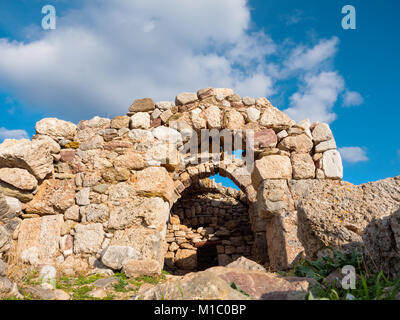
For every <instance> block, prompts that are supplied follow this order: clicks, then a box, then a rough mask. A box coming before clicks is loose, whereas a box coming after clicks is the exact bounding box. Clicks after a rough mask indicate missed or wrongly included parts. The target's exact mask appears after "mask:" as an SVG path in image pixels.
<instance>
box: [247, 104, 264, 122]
mask: <svg viewBox="0 0 400 320" xmlns="http://www.w3.org/2000/svg"><path fill="white" fill-rule="evenodd" d="M246 112H247V116H248V117H249V120H250V121H252V122H256V121H257V120H258V119H259V118H260V114H261V112H260V110H258V109H256V108H254V107H250V108H248V109H247V110H246Z"/></svg>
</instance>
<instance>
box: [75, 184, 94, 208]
mask: <svg viewBox="0 0 400 320" xmlns="http://www.w3.org/2000/svg"><path fill="white" fill-rule="evenodd" d="M89 196H90V188H83V189H81V190H80V191H79V192H78V193H77V194H76V196H75V200H76V204H77V205H78V206H87V205H89V204H90V199H89Z"/></svg>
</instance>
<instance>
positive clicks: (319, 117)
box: [285, 72, 344, 123]
mask: <svg viewBox="0 0 400 320" xmlns="http://www.w3.org/2000/svg"><path fill="white" fill-rule="evenodd" d="M304 83H305V84H304V86H303V88H301V89H300V91H299V92H296V93H295V94H293V95H292V96H291V97H290V106H291V107H290V108H288V109H286V110H285V112H287V113H288V114H289V115H290V116H291V117H292V118H293V119H294V120H296V121H299V120H301V119H305V118H308V119H310V120H311V121H322V122H327V123H330V122H332V121H333V120H335V119H336V114H335V113H333V112H332V108H333V106H334V104H335V102H336V100H337V98H338V95H339V93H340V92H341V91H342V90H343V89H344V81H343V78H342V77H341V76H340V75H339V74H338V73H337V72H321V73H319V74H317V75H307V76H306V77H305V79H304Z"/></svg>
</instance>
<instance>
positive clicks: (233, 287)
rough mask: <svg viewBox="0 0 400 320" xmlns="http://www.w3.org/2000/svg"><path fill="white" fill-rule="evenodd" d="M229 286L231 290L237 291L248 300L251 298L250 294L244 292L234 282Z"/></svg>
mask: <svg viewBox="0 0 400 320" xmlns="http://www.w3.org/2000/svg"><path fill="white" fill-rule="evenodd" d="M230 286H231V288H232V289H235V290H237V291H239V292H240V293H242V294H244V295H245V296H248V297H249V298H252V296H251V295H250V294H248V293H247V292H246V291H244V290H243V289H241V288H240V287H239V286H238V285H237V284H236V283H235V282H233V281H232V282H231V284H230Z"/></svg>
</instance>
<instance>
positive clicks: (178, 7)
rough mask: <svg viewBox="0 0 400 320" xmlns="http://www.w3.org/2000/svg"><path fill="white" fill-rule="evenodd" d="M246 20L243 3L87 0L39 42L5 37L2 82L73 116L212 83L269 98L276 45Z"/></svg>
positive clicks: (0, 55) (117, 109) (112, 110)
mask: <svg viewBox="0 0 400 320" xmlns="http://www.w3.org/2000/svg"><path fill="white" fill-rule="evenodd" d="M210 8H212V10H210ZM249 24H250V13H249V9H248V8H247V6H246V1H245V0H237V1H231V0H220V1H217V2H216V1H213V0H202V1H181V0H170V1H168V2H167V1H162V0H146V1H124V0H116V1H112V3H111V2H110V1H106V0H96V1H85V2H84V6H83V8H81V9H80V10H74V11H71V12H70V13H69V14H67V15H66V16H64V17H61V18H59V21H58V23H57V30H54V31H50V32H46V33H41V34H40V38H39V39H38V40H35V41H31V42H28V43H23V42H14V41H9V40H7V39H2V40H0V85H1V86H3V87H5V88H7V89H8V90H10V91H12V92H14V93H15V95H17V96H18V97H19V98H20V99H21V100H23V101H25V102H29V103H30V104H34V105H38V106H41V107H46V108H47V110H48V111H50V112H51V113H54V114H62V115H68V116H69V117H71V116H73V113H74V112H76V111H78V110H79V112H80V116H88V115H94V114H102V115H109V114H117V113H118V114H121V113H124V112H125V111H126V110H127V106H129V104H130V103H131V102H132V99H134V98H141V97H145V96H151V97H154V98H155V99H163V100H165V99H168V100H170V99H172V98H174V97H173V96H171V95H172V94H176V93H178V92H180V91H187V90H193V89H194V88H202V87H207V86H215V87H233V88H236V89H237V91H238V92H239V93H242V94H249V92H250V93H251V94H254V95H256V96H265V95H270V94H271V93H272V91H273V90H272V83H273V81H272V79H271V78H270V77H269V76H268V75H266V74H265V73H264V67H265V58H266V56H268V55H269V54H272V53H273V52H274V51H275V44H274V43H273V41H272V40H271V39H270V38H269V37H268V36H267V35H266V34H264V33H263V32H258V33H253V34H251V33H248V32H247V29H248V27H249ZM82 110H84V111H82ZM82 113H83V114H82Z"/></svg>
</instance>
